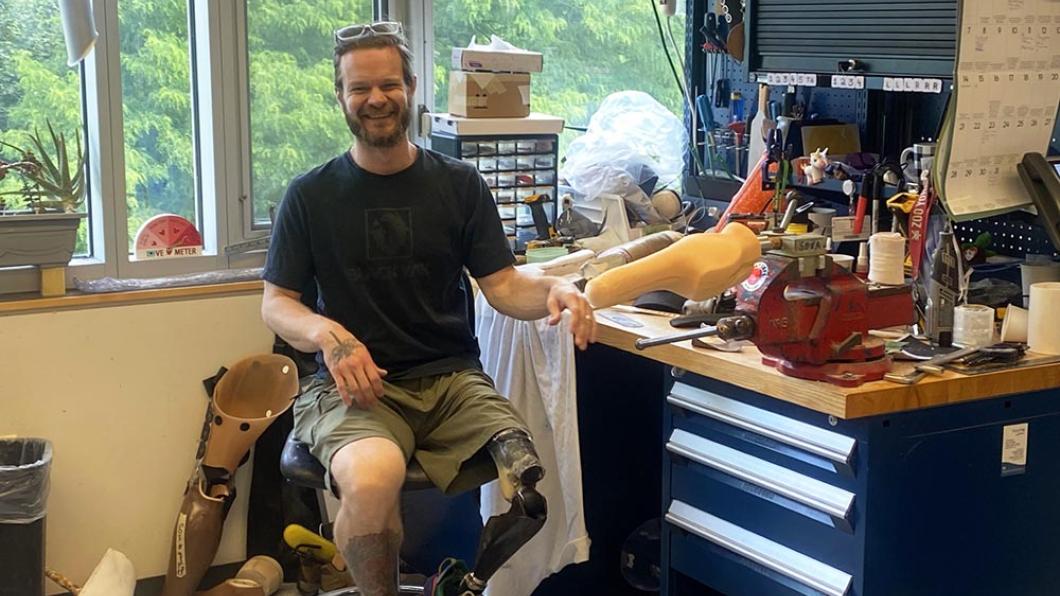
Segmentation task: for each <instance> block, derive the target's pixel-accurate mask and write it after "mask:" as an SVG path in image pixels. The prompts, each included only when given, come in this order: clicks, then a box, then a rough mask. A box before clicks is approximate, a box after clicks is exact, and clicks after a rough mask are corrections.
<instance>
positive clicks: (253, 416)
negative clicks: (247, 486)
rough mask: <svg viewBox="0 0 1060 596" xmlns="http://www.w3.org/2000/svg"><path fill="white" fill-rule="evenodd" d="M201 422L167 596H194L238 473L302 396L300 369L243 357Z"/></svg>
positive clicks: (277, 358) (276, 359)
mask: <svg viewBox="0 0 1060 596" xmlns="http://www.w3.org/2000/svg"><path fill="white" fill-rule="evenodd" d="M212 394H213V398H212V399H211V401H210V405H209V406H208V407H207V411H206V420H205V421H204V423H203V433H202V439H201V440H200V442H199V450H198V453H197V454H196V459H197V460H198V463H197V465H196V466H195V471H194V472H193V473H192V476H191V478H190V479H189V480H188V484H187V486H186V487H185V489H184V501H183V503H182V504H181V506H180V511H179V512H178V513H177V521H176V526H175V527H174V529H173V542H172V543H171V545H170V555H169V568H168V570H167V572H166V582H165V585H164V587H163V588H162V595H163V596H190V595H191V594H194V593H195V589H196V588H197V587H198V585H199V582H200V581H201V580H202V577H203V575H205V573H206V570H207V568H209V566H210V563H212V562H213V558H214V556H215V555H216V554H217V547H218V544H219V543H220V541H221V529H222V527H223V525H224V520H225V516H226V515H227V514H228V510H229V509H230V508H231V506H232V502H233V501H235V486H234V479H235V471H236V469H237V468H238V467H239V466H240V464H241V463H242V462H243V460H244V458H245V457H246V455H247V453H248V452H249V451H250V448H251V446H253V445H254V442H255V441H256V440H257V438H258V437H259V436H260V435H261V433H262V432H264V430H265V429H266V428H268V426H269V425H270V424H272V421H273V420H275V419H276V418H277V417H278V416H279V415H280V414H282V413H283V412H284V411H286V410H287V408H289V407H291V404H292V403H294V398H295V397H296V396H297V395H298V370H297V367H296V366H295V364H294V362H293V361H292V360H291V359H290V358H287V357H286V356H281V355H278V354H260V355H256V356H250V357H248V358H244V359H243V360H240V361H239V362H237V363H235V364H234V365H233V366H232V368H230V369H228V370H227V371H225V372H223V373H222V374H221V376H220V380H219V381H217V384H216V386H215V387H214V390H213V392H212Z"/></svg>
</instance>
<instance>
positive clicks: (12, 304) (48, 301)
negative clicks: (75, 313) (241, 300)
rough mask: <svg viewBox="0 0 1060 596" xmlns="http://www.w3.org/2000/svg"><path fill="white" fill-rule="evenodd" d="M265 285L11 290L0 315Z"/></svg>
mask: <svg viewBox="0 0 1060 596" xmlns="http://www.w3.org/2000/svg"><path fill="white" fill-rule="evenodd" d="M262 288H263V283H262V282H261V281H240V282H233V283H223V284H211V285H203V286H188V287H184V288H161V289H153V290H133V291H128V292H107V293H102V294H82V293H79V292H71V293H68V294H67V295H65V296H55V297H51V298H44V297H41V296H37V295H33V294H11V295H8V296H4V297H3V298H0V316H5V315H15V314H24V313H30V312H42V311H57V310H77V309H84V308H100V307H107V306H127V305H130V304H146V303H152V302H170V301H174V300H185V299H191V300H194V299H199V298H214V297H218V296H231V295H238V294H260V293H261V291H262Z"/></svg>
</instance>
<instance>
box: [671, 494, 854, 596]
mask: <svg viewBox="0 0 1060 596" xmlns="http://www.w3.org/2000/svg"><path fill="white" fill-rule="evenodd" d="M666 522H667V524H668V527H667V528H666V531H665V534H668V535H669V536H670V539H671V547H670V550H671V554H670V558H671V565H672V566H673V568H674V569H676V570H677V571H680V572H682V573H685V574H687V575H689V576H691V577H693V578H695V579H697V580H698V581H701V582H703V583H705V584H708V585H711V586H713V587H715V588H718V589H721V590H723V591H726V592H729V591H732V592H734V593H738V592H741V591H742V592H746V588H747V586H750V585H756V586H758V587H759V589H760V591H759V592H757V593H760V594H769V593H772V594H792V593H795V594H798V593H814V592H818V593H823V594H828V595H831V596H843V595H845V594H847V593H848V591H849V589H850V585H851V582H852V579H853V578H852V577H851V575H850V574H848V573H846V572H844V571H842V570H840V569H836V568H835V567H832V566H831V565H828V564H826V563H823V562H821V561H819V560H817V559H814V558H812V557H809V556H807V555H805V554H803V553H801V552H798V551H796V550H793V549H791V548H789V547H787V546H785V545H783V544H779V543H777V542H774V541H772V540H769V539H768V538H765V537H763V536H760V535H758V534H755V533H753V532H750V531H748V530H745V529H744V528H741V527H740V526H738V525H735V524H733V523H730V522H728V521H726V520H724V519H721V518H720V517H717V516H714V515H711V514H709V513H706V512H704V511H701V510H699V509H697V508H695V507H693V506H691V505H689V504H687V503H684V502H682V501H673V502H672V503H671V504H670V507H669V510H668V511H667V513H666ZM673 528H678V529H680V530H681V531H680V532H676V531H674V530H673ZM711 573H713V574H716V575H713V576H711ZM736 586H741V587H742V589H739V590H738V589H736Z"/></svg>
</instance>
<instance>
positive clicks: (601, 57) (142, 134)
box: [0, 0, 684, 246]
mask: <svg viewBox="0 0 1060 596" xmlns="http://www.w3.org/2000/svg"><path fill="white" fill-rule="evenodd" d="M371 4H372V3H371V1H370V0H248V1H247V19H248V24H247V48H248V52H249V59H248V63H247V69H248V73H247V74H248V77H249V81H250V91H249V93H250V120H251V130H250V152H251V182H252V194H253V197H254V201H253V207H254V209H253V214H254V218H255V220H259V221H260V220H262V219H266V218H267V217H268V211H269V208H270V207H271V206H273V205H275V204H276V203H278V202H279V200H280V198H281V197H282V195H283V192H284V190H285V188H286V187H287V185H288V183H289V182H290V180H291V178H292V177H293V176H295V175H297V174H299V173H301V172H304V171H306V170H308V169H309V168H311V167H313V166H315V165H317V164H319V163H321V162H323V161H325V160H326V159H328V158H330V157H332V156H334V155H336V154H338V153H340V152H341V151H343V150H344V149H345V148H346V147H348V146H349V143H350V135H349V131H348V130H347V129H346V126H345V124H344V122H343V119H342V114H341V111H340V110H339V108H338V105H337V103H336V101H335V97H334V94H333V91H332V89H333V82H332V78H333V70H332V63H331V60H332V58H331V56H332V43H333V40H332V34H333V32H334V30H335V29H336V28H338V27H341V26H343V25H347V24H350V23H356V22H365V21H368V20H370V19H371ZM652 10H653V8H652V2H651V0H434V1H433V14H434V23H435V24H434V36H435V46H434V47H435V56H434V60H435V68H434V72H433V75H434V80H433V81H421V84H432V83H433V85H434V88H435V96H436V98H437V101H436V106H435V107H437V108H440V109H444V107H445V105H446V94H447V91H448V90H447V85H448V75H447V72H448V70H449V64H450V55H449V52H450V49H451V48H452V47H453V46H465V45H467V43H468V41H469V40H470V39H471V36H472V35H477V36H479V39H480V41H484V40H485V39H488V37H489V35H490V34H496V35H499V36H501V37H503V38H504V39H506V40H508V41H509V42H511V43H514V44H516V45H519V46H521V47H525V48H528V49H533V50H536V51H540V52H542V53H544V55H545V69H544V72H543V73H540V74H537V75H534V79H533V84H532V87H531V90H532V99H531V101H532V104H533V109H534V110H535V111H538V112H545V113H551V114H556V115H559V116H562V117H564V118H565V119H566V120H567V122H568V123H569V124H571V125H575V126H584V125H585V124H587V123H588V119H589V116H590V115H591V114H592V113H593V112H594V111H595V109H596V108H597V106H598V105H599V104H600V102H601V101H602V100H603V99H604V98H605V97H606V96H607V95H608V94H610V93H611V92H614V91H620V90H625V89H636V90H641V91H646V92H648V93H650V94H651V95H653V96H654V97H656V98H657V99H658V100H659V101H661V102H662V103H663V104H664V105H666V106H667V107H668V108H670V110H671V111H673V112H674V113H677V114H680V113H681V111H682V110H681V103H680V94H679V92H678V91H677V89H676V86H675V85H674V82H673V80H672V78H671V76H670V73H669V69H668V67H667V66H666V61H665V60H666V59H665V56H664V54H663V52H662V47H661V45H660V40H659V36H658V32H657V31H656V26H655V20H654V18H653V17H652V14H651V11H652ZM187 11H188V2H187V0H121V2H119V3H118V17H119V22H120V44H121V75H122V85H121V90H122V101H123V106H124V110H123V114H122V122H123V126H124V165H125V171H126V179H125V182H126V194H127V197H126V201H127V207H128V209H127V211H128V225H129V232H130V238H131V237H132V235H133V234H135V232H136V230H137V229H138V228H139V226H140V224H141V223H142V222H143V221H145V220H146V219H148V218H150V217H151V216H153V215H155V214H158V213H163V212H170V213H177V214H180V215H182V216H184V217H187V218H189V219H194V217H195V214H196V213H197V212H198V208H197V205H196V201H197V194H198V190H197V188H196V183H195V172H196V170H197V164H196V163H195V151H194V148H195V139H194V135H195V133H196V132H197V131H196V128H195V124H194V120H193V110H194V109H195V106H194V104H193V95H192V93H191V89H192V87H193V84H192V83H193V80H192V78H193V76H196V75H195V73H194V72H193V69H192V64H191V52H190V46H189V31H188V12H187ZM675 20H676V22H675V23H674V31H675V32H678V33H679V35H678V40H677V41H678V43H682V40H683V31H684V25H683V19H680V18H678V19H675ZM61 31H62V29H61V26H60V23H59V15H58V10H57V6H56V3H55V0H0V141H5V142H8V143H14V144H17V143H19V142H21V140H22V139H24V138H25V137H24V135H25V134H27V133H32V131H33V130H34V129H35V128H38V129H41V130H43V129H45V128H46V125H47V122H46V121H51V122H52V123H53V124H54V126H55V128H56V130H62V131H71V130H78V129H79V128H80V126H81V97H80V81H79V71H78V70H77V69H70V68H68V67H67V66H66V64H65V60H66V53H65V48H64V46H63V43H62V35H61ZM198 76H205V73H200V74H199V75H198ZM199 132H201V131H199ZM200 142H206V141H205V139H202V140H200ZM90 158H91V157H90ZM11 178H12V177H8V179H7V180H0V192H2V191H5V190H17V187H16V186H13V185H14V184H15V183H14V182H12V180H11ZM82 246H83V244H82Z"/></svg>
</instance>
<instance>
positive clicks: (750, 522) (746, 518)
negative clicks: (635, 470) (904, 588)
mask: <svg viewBox="0 0 1060 596" xmlns="http://www.w3.org/2000/svg"><path fill="white" fill-rule="evenodd" d="M665 461H666V463H667V466H668V469H669V476H668V478H669V485H668V487H667V488H668V490H667V491H666V494H667V495H669V498H670V499H673V500H678V501H683V502H686V503H689V504H690V505H692V506H694V507H697V508H700V509H703V510H704V511H709V512H711V513H714V514H716V515H720V516H722V517H724V518H726V519H729V520H731V521H733V522H734V523H739V524H740V525H743V526H745V527H747V528H749V529H752V530H756V531H760V532H762V533H764V534H766V535H768V536H769V537H770V538H772V539H774V540H779V541H781V542H785V543H787V542H789V541H790V542H791V543H792V544H794V545H796V546H797V547H799V548H801V549H802V550H805V551H806V552H813V553H816V554H818V556H821V557H824V558H825V559H826V560H830V561H831V560H835V559H836V558H838V559H839V560H842V561H848V560H850V559H849V558H848V557H849V554H850V552H851V549H852V548H854V543H855V539H854V535H855V526H856V525H857V524H858V523H859V522H858V521H856V517H857V516H856V511H855V502H856V495H855V494H854V493H852V492H850V491H847V490H845V489H843V488H840V487H837V486H833V485H831V484H828V483H826V482H822V481H820V480H816V479H814V478H810V477H807V476H804V475H802V474H799V473H798V472H795V471H793V470H789V469H787V468H784V467H782V466H778V465H776V464H773V463H770V462H768V461H764V460H761V459H758V458H756V457H753V456H751V455H748V454H746V453H743V452H740V451H737V450H735V449H732V448H729V447H726V446H725V445H721V444H718V443H715V442H713V441H710V440H708V439H704V438H702V437H698V436H696V435H693V434H691V433H688V432H686V431H683V430H681V429H675V430H674V431H673V433H672V434H671V435H670V437H669V438H668V440H667V443H666V460H665Z"/></svg>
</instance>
